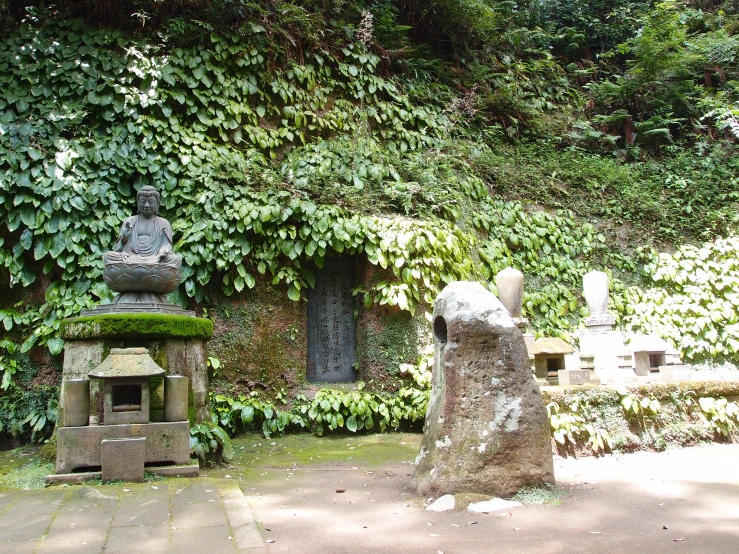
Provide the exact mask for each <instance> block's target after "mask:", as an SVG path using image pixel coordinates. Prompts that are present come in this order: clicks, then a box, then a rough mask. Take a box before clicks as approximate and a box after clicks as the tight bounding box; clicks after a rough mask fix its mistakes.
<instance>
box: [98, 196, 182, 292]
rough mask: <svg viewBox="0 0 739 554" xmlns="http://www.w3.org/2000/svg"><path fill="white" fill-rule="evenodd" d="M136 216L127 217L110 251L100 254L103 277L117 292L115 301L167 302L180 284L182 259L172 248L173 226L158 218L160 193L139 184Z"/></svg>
mask: <svg viewBox="0 0 739 554" xmlns="http://www.w3.org/2000/svg"><path fill="white" fill-rule="evenodd" d="M136 201H137V204H138V210H139V213H138V215H134V216H131V217H129V218H127V219H126V220H125V221H124V222H123V224H122V225H121V232H120V234H119V236H118V239H117V240H116V242H115V244H114V245H113V250H112V251H109V252H106V253H105V254H104V255H103V261H104V262H105V269H104V271H103V279H104V280H105V284H107V285H108V287H110V288H111V289H112V290H114V291H115V292H119V293H120V294H119V295H118V296H117V297H116V298H115V299H114V300H113V302H114V303H121V302H124V303H141V302H146V303H150V302H153V303H157V304H167V301H166V299H165V298H164V295H165V294H169V293H170V292H174V291H175V290H177V287H178V286H179V283H180V277H181V272H180V267H181V265H182V258H180V256H178V255H177V254H175V253H174V252H173V251H172V226H171V225H170V224H169V221H167V220H166V219H164V218H163V217H159V192H158V191H157V190H156V189H155V188H154V187H151V186H148V185H147V186H144V187H141V190H139V192H138V194H137V195H136Z"/></svg>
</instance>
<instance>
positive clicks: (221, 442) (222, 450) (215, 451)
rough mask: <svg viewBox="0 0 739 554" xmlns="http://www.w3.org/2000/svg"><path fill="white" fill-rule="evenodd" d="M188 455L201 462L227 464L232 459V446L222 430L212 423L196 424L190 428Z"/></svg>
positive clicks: (226, 434)
mask: <svg viewBox="0 0 739 554" xmlns="http://www.w3.org/2000/svg"><path fill="white" fill-rule="evenodd" d="M190 455H194V456H196V457H197V458H198V459H199V460H200V461H201V462H206V461H210V460H212V461H214V462H216V463H220V462H221V460H223V461H224V462H228V461H229V460H231V459H232V458H233V445H232V444H231V439H230V437H229V436H228V433H226V431H225V430H224V429H223V428H221V427H219V426H218V425H215V424H212V423H198V424H197V425H194V426H192V427H190Z"/></svg>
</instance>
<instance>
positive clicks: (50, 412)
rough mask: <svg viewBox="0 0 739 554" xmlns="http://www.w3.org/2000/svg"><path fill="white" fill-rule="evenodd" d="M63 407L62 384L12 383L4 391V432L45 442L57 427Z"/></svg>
mask: <svg viewBox="0 0 739 554" xmlns="http://www.w3.org/2000/svg"><path fill="white" fill-rule="evenodd" d="M58 411H59V387H50V386H43V385H34V386H32V387H30V388H28V389H25V390H24V389H21V388H20V387H17V386H14V385H13V386H11V387H10V388H9V389H8V390H7V391H5V392H3V393H2V394H1V395H0V433H8V434H10V435H11V436H13V437H19V438H22V439H24V440H30V441H31V442H43V441H45V440H47V439H48V438H49V437H50V436H51V434H52V432H53V431H54V424H55V422H56V418H57V414H58Z"/></svg>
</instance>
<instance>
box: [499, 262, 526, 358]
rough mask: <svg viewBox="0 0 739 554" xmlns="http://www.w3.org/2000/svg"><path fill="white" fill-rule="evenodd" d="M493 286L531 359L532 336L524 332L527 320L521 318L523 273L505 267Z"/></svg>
mask: <svg viewBox="0 0 739 554" xmlns="http://www.w3.org/2000/svg"><path fill="white" fill-rule="evenodd" d="M495 286H496V287H497V288H498V299H499V300H500V301H501V303H502V304H503V306H505V308H506V310H508V313H509V314H511V317H512V318H513V321H514V322H515V323H516V326H517V327H518V328H519V329H521V333H523V340H524V342H525V343H526V348H527V350H528V351H529V360H532V358H531V346H532V345H533V344H534V335H533V334H532V333H527V332H526V327H527V326H528V324H529V320H528V319H526V318H525V317H523V315H522V313H523V273H521V272H520V271H518V270H517V269H513V268H512V267H506V268H505V269H504V270H502V271H500V272H499V273H498V274H497V275H496V276H495Z"/></svg>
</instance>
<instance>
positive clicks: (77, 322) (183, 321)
mask: <svg viewBox="0 0 739 554" xmlns="http://www.w3.org/2000/svg"><path fill="white" fill-rule="evenodd" d="M61 335H62V337H63V338H64V339H65V340H88V339H111V338H115V339H127V338H141V337H162V338H189V339H204V340H208V339H209V338H210V337H212V336H213V322H212V321H210V320H209V319H204V318H200V317H187V316H182V315H171V314H146V313H139V314H104V315H95V316H84V317H76V318H72V319H65V320H64V321H63V322H62V327H61Z"/></svg>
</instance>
